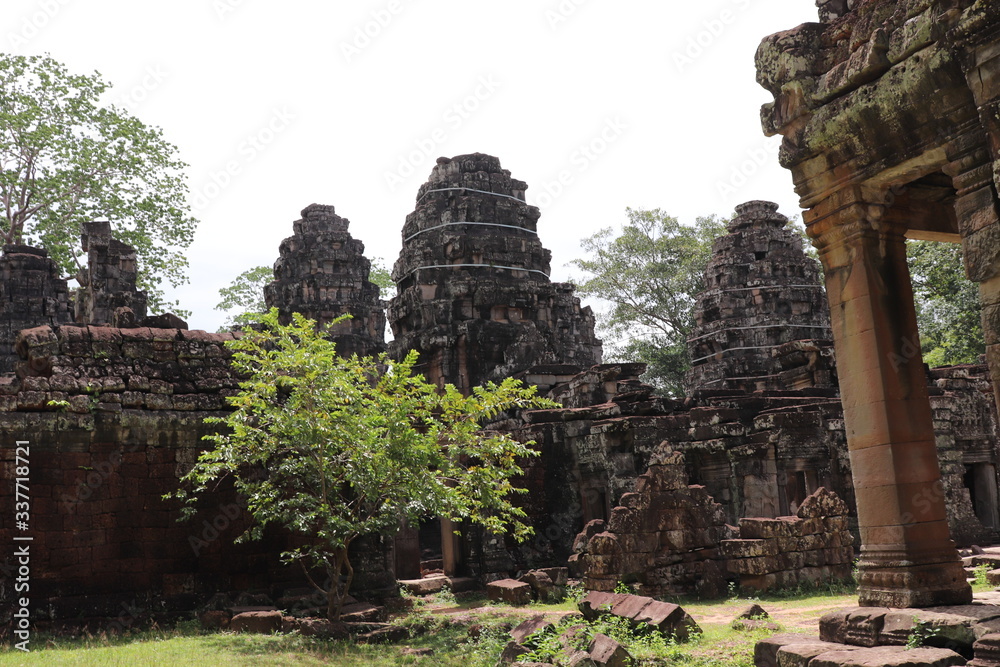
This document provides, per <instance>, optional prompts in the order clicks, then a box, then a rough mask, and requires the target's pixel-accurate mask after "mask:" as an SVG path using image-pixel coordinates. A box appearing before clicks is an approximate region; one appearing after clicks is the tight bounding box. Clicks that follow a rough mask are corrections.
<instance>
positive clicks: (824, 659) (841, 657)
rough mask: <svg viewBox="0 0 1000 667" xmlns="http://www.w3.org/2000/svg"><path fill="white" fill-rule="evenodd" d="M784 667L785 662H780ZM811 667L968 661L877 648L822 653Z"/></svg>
mask: <svg viewBox="0 0 1000 667" xmlns="http://www.w3.org/2000/svg"><path fill="white" fill-rule="evenodd" d="M779 664H781V665H782V666H784V663H779ZM807 664H808V667H952V666H954V665H965V664H966V661H965V658H963V657H962V656H960V655H959V654H958V653H955V652H954V651H952V650H949V649H946V648H916V649H907V648H906V647H905V646H877V647H874V648H859V649H847V650H840V651H829V652H827V653H822V654H820V655H818V656H816V657H815V658H813V659H812V660H810V661H809V662H808V663H807Z"/></svg>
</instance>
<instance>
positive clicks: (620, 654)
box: [587, 633, 632, 667]
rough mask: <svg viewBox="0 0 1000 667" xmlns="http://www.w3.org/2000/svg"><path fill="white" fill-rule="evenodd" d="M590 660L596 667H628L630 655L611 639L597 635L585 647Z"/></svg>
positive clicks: (630, 659)
mask: <svg viewBox="0 0 1000 667" xmlns="http://www.w3.org/2000/svg"><path fill="white" fill-rule="evenodd" d="M587 652H588V653H590V659H591V660H593V661H594V664H595V665H597V666H598V667H629V666H630V665H631V664H632V655H631V654H630V653H629V652H628V651H627V650H626V649H625V647H624V646H622V645H621V644H619V643H618V642H616V641H615V640H614V639H612V638H611V637H608V636H607V635H603V634H601V633H597V634H596V635H594V638H593V639H592V640H590V645H589V646H587Z"/></svg>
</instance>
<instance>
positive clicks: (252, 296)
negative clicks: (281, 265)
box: [215, 266, 274, 330]
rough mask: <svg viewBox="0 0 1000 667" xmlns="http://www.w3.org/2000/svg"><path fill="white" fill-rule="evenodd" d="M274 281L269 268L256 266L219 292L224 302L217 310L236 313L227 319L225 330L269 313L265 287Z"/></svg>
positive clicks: (217, 305)
mask: <svg viewBox="0 0 1000 667" xmlns="http://www.w3.org/2000/svg"><path fill="white" fill-rule="evenodd" d="M272 280H274V271H273V270H272V269H271V267H269V266H255V267H253V268H252V269H247V270H246V271H244V272H243V273H241V274H240V275H238V276H236V278H235V279H234V280H233V282H231V283H230V284H229V287H223V288H222V289H220V290H219V296H220V297H222V300H221V301H219V303H217V304H216V305H215V309H216V310H223V311H227V312H232V311H235V312H234V313H233V314H231V315H230V316H229V317H227V318H226V322H225V324H223V327H222V328H223V329H225V330H229V329H233V328H235V327H237V326H239V325H240V324H243V323H244V322H247V321H250V320H254V319H256V318H259V317H260V316H261V315H262V314H264V313H265V312H266V311H267V304H266V303H265V302H264V286H265V285H267V284H268V283H270V282H271V281H272Z"/></svg>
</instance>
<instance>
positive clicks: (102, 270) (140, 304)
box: [35, 221, 146, 325]
mask: <svg viewBox="0 0 1000 667" xmlns="http://www.w3.org/2000/svg"><path fill="white" fill-rule="evenodd" d="M80 239H81V241H82V245H83V251H84V252H85V253H87V266H86V268H84V269H81V270H80V272H79V273H78V274H77V276H76V279H77V281H78V282H79V283H80V289H78V290H77V294H76V302H75V303H76V321H77V322H79V323H81V324H104V325H109V324H117V322H116V311H117V310H118V309H120V308H128V309H129V310H130V311H131V315H130V320H131V321H132V322H139V321H140V320H142V319H143V318H144V317H146V293H145V292H140V291H138V290H137V289H136V279H137V277H138V267H137V265H136V256H135V248H133V247H132V246H130V245H128V244H127V243H122V242H121V241H119V240H118V239H115V238H113V237H112V236H111V223H110V222H107V221H96V222H87V223H84V225H83V232H82V234H81V236H80ZM35 324H41V322H35Z"/></svg>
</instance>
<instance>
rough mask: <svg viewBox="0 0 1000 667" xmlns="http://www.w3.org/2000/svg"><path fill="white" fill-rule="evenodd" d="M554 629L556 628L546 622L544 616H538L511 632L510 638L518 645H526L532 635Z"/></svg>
mask: <svg viewBox="0 0 1000 667" xmlns="http://www.w3.org/2000/svg"><path fill="white" fill-rule="evenodd" d="M553 627H555V626H553V625H552V624H551V623H549V622H548V621H546V620H545V615H544V614H538V615H536V616H532V617H531V618H529V619H528V620H526V621H524V622H522V623H521V624H519V625H518V626H517V627H516V628H514V629H513V630H511V631H510V636H511V638H512V639H513V640H514V641H515V642H517V643H518V644H524V643H525V640H527V639H528V637H530V636H531V635H533V634H536V633H539V632H544V631H545V630H548V629H549V628H553Z"/></svg>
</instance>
